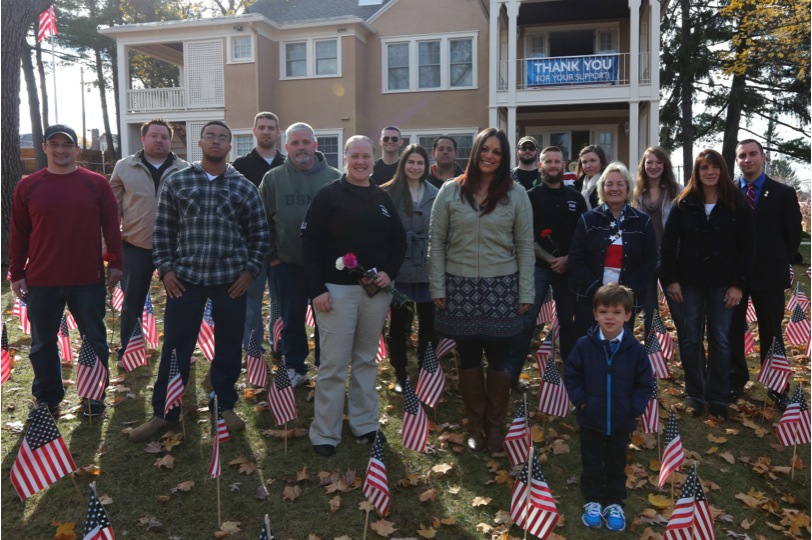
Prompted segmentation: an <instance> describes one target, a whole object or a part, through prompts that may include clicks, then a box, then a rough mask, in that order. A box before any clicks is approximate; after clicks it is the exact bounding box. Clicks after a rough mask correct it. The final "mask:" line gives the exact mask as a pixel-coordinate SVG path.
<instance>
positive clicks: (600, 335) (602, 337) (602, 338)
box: [598, 326, 626, 343]
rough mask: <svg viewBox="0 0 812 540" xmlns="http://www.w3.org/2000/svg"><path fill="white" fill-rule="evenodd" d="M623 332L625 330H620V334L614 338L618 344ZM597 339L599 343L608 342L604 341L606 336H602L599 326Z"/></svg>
mask: <svg viewBox="0 0 812 540" xmlns="http://www.w3.org/2000/svg"><path fill="white" fill-rule="evenodd" d="M625 331H626V330H625V329H624V328H621V329H620V333H619V334H618V335H617V336H616V337H615V338H614V339H616V340H617V342H618V343H620V342H621V341H623V333H624V332H625ZM598 339H600V340H601V341H609V340H608V339H606V336H604V335H603V330H601V327H600V326H599V327H598Z"/></svg>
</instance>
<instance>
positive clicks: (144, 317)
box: [141, 295, 158, 348]
mask: <svg viewBox="0 0 812 540" xmlns="http://www.w3.org/2000/svg"><path fill="white" fill-rule="evenodd" d="M141 329H142V330H143V331H144V338H145V339H146V340H147V343H149V345H150V346H151V347H152V348H156V347H157V346H158V328H157V327H156V326H155V312H154V311H153V309H152V300H151V299H150V297H149V295H147V299H146V300H145V301H144V313H142V314H141Z"/></svg>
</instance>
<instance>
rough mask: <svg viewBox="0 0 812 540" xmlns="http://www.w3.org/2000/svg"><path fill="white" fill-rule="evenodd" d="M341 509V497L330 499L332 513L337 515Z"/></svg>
mask: <svg viewBox="0 0 812 540" xmlns="http://www.w3.org/2000/svg"><path fill="white" fill-rule="evenodd" d="M339 508H341V495H336V496H335V497H333V498H332V499H330V513H332V514H335V513H336V512H338V509H339Z"/></svg>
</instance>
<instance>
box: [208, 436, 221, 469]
mask: <svg viewBox="0 0 812 540" xmlns="http://www.w3.org/2000/svg"><path fill="white" fill-rule="evenodd" d="M209 477H210V478H219V477H220V439H219V438H218V437H212V441H211V462H210V463H209Z"/></svg>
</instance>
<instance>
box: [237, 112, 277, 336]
mask: <svg viewBox="0 0 812 540" xmlns="http://www.w3.org/2000/svg"><path fill="white" fill-rule="evenodd" d="M254 138H255V139H256V140H257V145H256V147H254V149H253V150H251V151H250V152H248V153H247V154H245V155H244V156H240V157H238V158H237V159H235V160H234V163H232V165H233V166H234V168H235V169H237V171H239V173H240V174H242V175H243V176H244V177H246V178H247V179H248V180H250V181H251V183H252V184H254V185H255V186H257V187H259V184H260V183H261V182H262V177H263V176H265V173H266V172H268V171H270V170H271V169H273V168H275V167H279V166H280V165H282V163H284V161H285V154H283V153H282V152H280V151H279V149H278V148H277V147H276V144H277V143H278V142H279V118H278V117H277V116H276V115H275V114H274V113H272V112H267V111H265V112H261V113H258V114H257V115H256V116H255V117H254ZM266 282H270V279H269V277H268V264H267V262H266V261H263V263H262V271H261V272H260V273H259V274H258V275H257V277H256V279H254V282H253V283H251V286H250V287H249V288H248V293H247V298H246V302H245V304H246V308H245V331H244V332H243V337H242V345H243V347H244V348H246V349H247V348H248V341H249V340H250V339H251V332H252V331H253V332H254V333H255V334H256V336H257V339H258V340H259V343H262V342H263V341H264V340H265V332H264V326H263V324H262V297H263V296H264V295H265V283H266Z"/></svg>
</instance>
